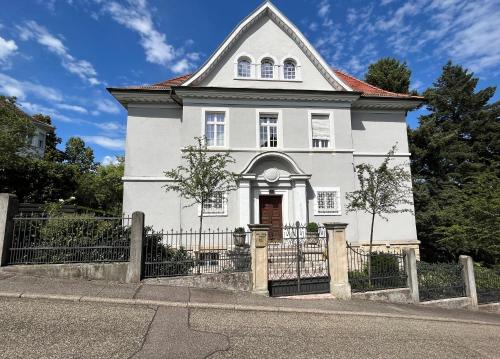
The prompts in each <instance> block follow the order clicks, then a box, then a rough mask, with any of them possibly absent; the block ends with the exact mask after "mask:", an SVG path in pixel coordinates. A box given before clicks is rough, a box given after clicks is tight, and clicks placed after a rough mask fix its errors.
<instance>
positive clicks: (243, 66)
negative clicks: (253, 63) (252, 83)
mask: <svg viewBox="0 0 500 359" xmlns="http://www.w3.org/2000/svg"><path fill="white" fill-rule="evenodd" d="M250 76H251V71H250V61H249V60H248V59H246V58H243V59H240V60H238V77H250Z"/></svg>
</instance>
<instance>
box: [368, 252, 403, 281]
mask: <svg viewBox="0 0 500 359" xmlns="http://www.w3.org/2000/svg"><path fill="white" fill-rule="evenodd" d="M371 269H372V277H386V276H387V275H394V274H397V275H399V261H398V257H396V256H395V255H393V254H391V253H384V252H373V253H372V258H371Z"/></svg>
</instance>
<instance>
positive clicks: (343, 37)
mask: <svg viewBox="0 0 500 359" xmlns="http://www.w3.org/2000/svg"><path fill="white" fill-rule="evenodd" d="M260 3H261V1H259V0H255V1H252V0H247V1H234V0H213V1H202V0H183V1H174V0H164V1H161V0H128V1H126V0H123V1H107V0H32V1H28V0H20V1H3V2H2V11H1V13H0V94H4V95H11V96H12V95H15V96H17V97H18V101H19V103H21V105H22V107H23V108H24V109H25V111H27V112H29V113H39V112H41V113H44V114H48V115H50V116H52V118H53V123H54V125H55V126H56V127H57V133H58V135H59V136H61V137H62V138H63V141H65V140H66V139H67V138H69V137H71V136H81V137H83V138H84V139H85V141H86V142H87V143H88V144H89V145H90V146H91V147H92V148H93V149H94V152H95V155H96V159H97V160H98V161H104V162H108V161H109V160H110V158H113V156H114V155H120V154H123V147H124V137H125V124H126V112H125V110H124V109H123V108H121V106H120V105H119V104H118V103H117V102H116V101H114V99H113V98H112V97H111V96H110V95H109V94H108V93H107V91H106V90H105V87H106V86H123V85H133V84H144V83H153V82H159V81H162V80H165V79H168V78H170V77H173V76H176V75H180V74H184V73H186V72H190V71H192V70H194V69H195V68H196V67H197V66H199V65H201V64H202V63H203V61H204V60H206V59H207V57H208V56H209V55H210V54H211V53H212V51H214V50H215V48H216V47H217V46H218V45H219V44H220V43H221V41H222V40H223V39H224V38H225V37H226V36H227V35H228V34H229V32H230V31H231V30H232V29H233V28H234V27H235V26H236V24H237V23H238V22H239V21H241V20H242V19H243V18H244V17H245V16H247V15H248V14H249V13H250V12H251V11H253V10H254V9H255V8H256V7H257V6H258V5H259V4H260ZM274 4H275V5H276V6H277V7H278V8H279V9H280V10H281V11H282V12H283V13H284V14H285V15H286V16H287V17H288V18H290V19H291V20H292V21H293V22H294V23H295V24H296V25H297V26H298V27H299V28H300V29H301V31H302V32H303V33H304V34H305V35H306V36H307V37H308V39H309V40H310V41H311V43H312V44H313V45H315V46H316V48H317V49H318V50H319V51H320V53H321V54H322V55H323V56H324V57H325V59H326V60H327V62H329V63H330V64H331V65H332V66H333V67H336V68H339V69H342V70H344V71H346V72H348V73H351V74H353V75H355V76H358V77H361V78H362V77H363V75H364V73H365V72H366V69H367V67H368V65H369V64H370V63H372V62H374V61H376V60H377V59H378V58H380V57H383V56H394V57H397V58H398V59H400V60H403V61H406V62H407V63H408V65H409V66H410V68H411V69H412V71H413V74H412V85H411V87H412V88H416V89H417V90H420V91H421V90H424V89H425V88H426V87H428V86H429V85H431V84H432V82H433V81H434V80H435V79H436V78H437V76H438V75H439V74H440V72H441V68H442V66H443V65H444V64H445V63H446V61H447V60H448V59H451V60H452V61H454V62H456V63H459V64H462V65H464V66H466V67H468V68H470V69H471V70H473V71H474V72H475V73H476V75H477V76H479V77H480V79H481V81H480V87H485V86H497V85H498V84H499V82H500V81H499V80H500V2H499V1H495V0H491V1H474V0H414V1H411V2H404V1H398V0H380V1H371V2H370V1H360V0H352V1H345V2H342V1H333V0H331V1H328V0H294V1H290V0H288V1H286V0H275V1H274ZM495 99H500V95H499V94H497V95H496V96H495ZM417 117H418V113H415V112H414V113H411V114H410V115H409V116H408V122H409V123H410V125H411V126H416V125H417Z"/></svg>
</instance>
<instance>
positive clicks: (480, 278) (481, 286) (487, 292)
mask: <svg viewBox="0 0 500 359" xmlns="http://www.w3.org/2000/svg"><path fill="white" fill-rule="evenodd" d="M474 277H475V279H476V291H477V299H478V302H479V303H480V304H484V303H497V302H500V269H496V270H495V269H490V268H484V267H476V268H474Z"/></svg>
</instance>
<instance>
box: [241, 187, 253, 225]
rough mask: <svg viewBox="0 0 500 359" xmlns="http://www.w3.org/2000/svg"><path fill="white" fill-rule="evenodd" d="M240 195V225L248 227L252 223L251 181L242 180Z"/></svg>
mask: <svg viewBox="0 0 500 359" xmlns="http://www.w3.org/2000/svg"><path fill="white" fill-rule="evenodd" d="M238 196H239V202H240V226H241V227H243V228H246V226H247V224H249V223H251V219H250V204H251V200H250V181H249V180H240V183H239V187H238Z"/></svg>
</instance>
